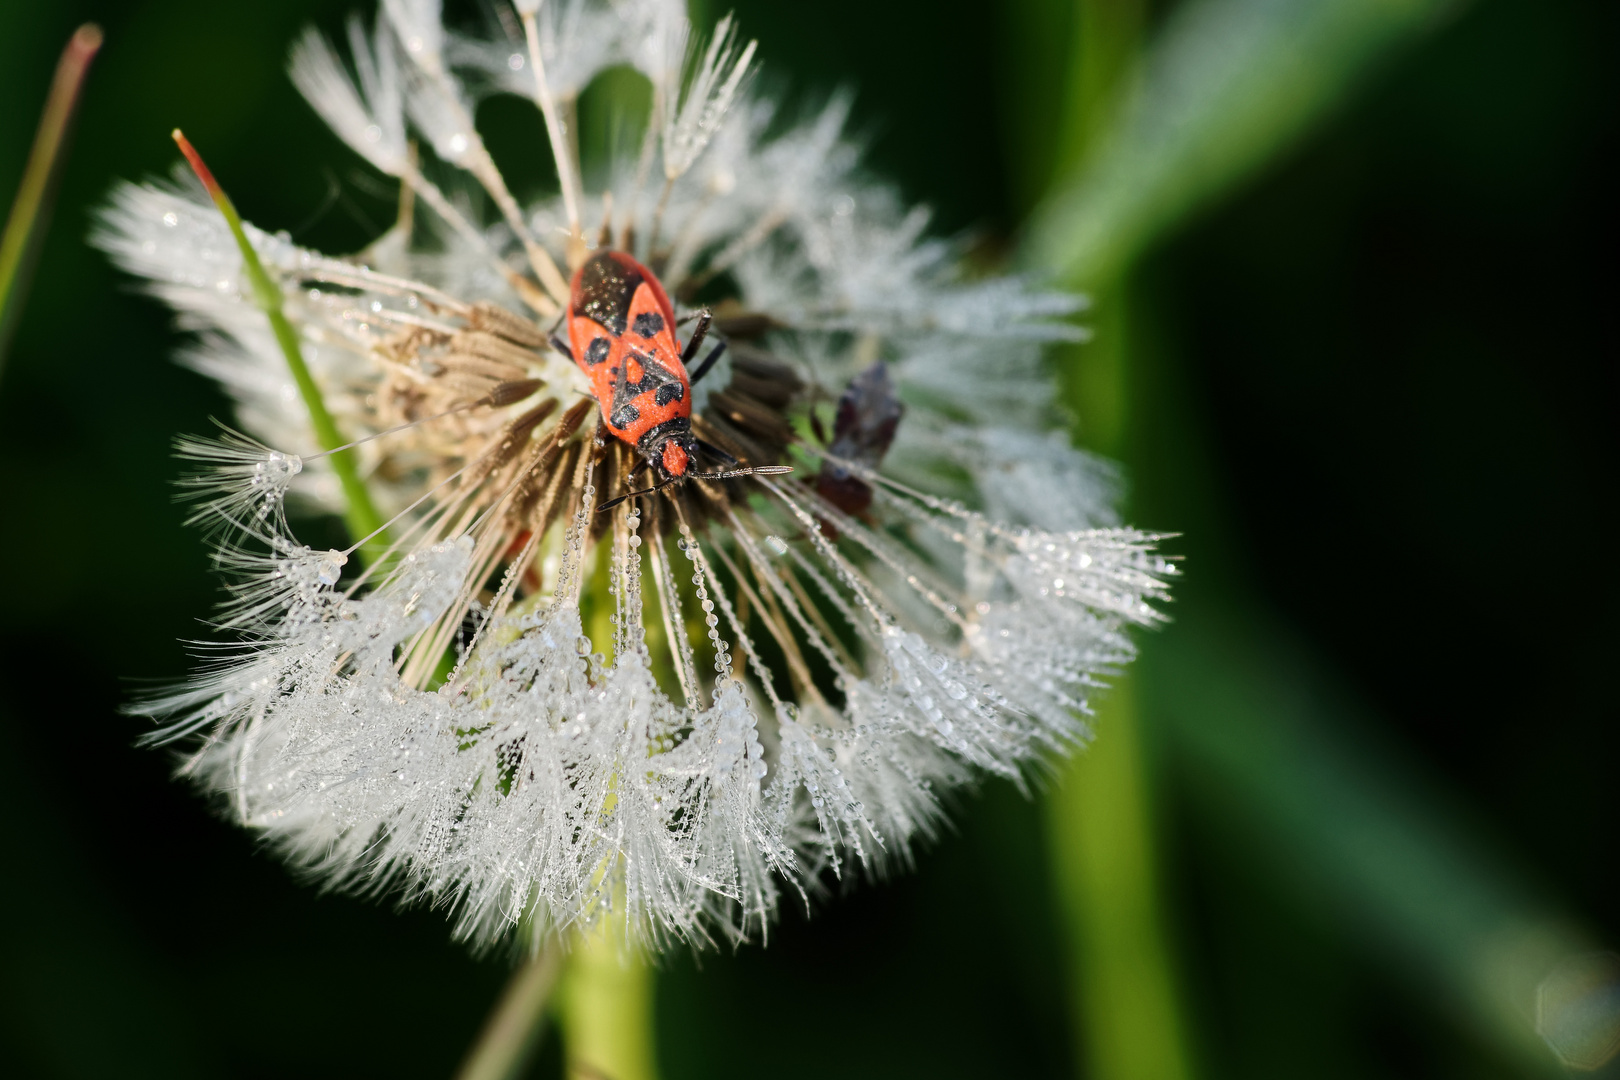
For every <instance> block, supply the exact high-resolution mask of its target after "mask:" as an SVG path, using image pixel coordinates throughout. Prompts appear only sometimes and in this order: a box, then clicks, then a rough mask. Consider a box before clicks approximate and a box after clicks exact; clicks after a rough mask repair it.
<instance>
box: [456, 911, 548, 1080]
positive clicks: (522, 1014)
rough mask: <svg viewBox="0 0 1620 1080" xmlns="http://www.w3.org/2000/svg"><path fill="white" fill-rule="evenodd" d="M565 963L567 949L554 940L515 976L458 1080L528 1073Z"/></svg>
mask: <svg viewBox="0 0 1620 1080" xmlns="http://www.w3.org/2000/svg"><path fill="white" fill-rule="evenodd" d="M562 960H563V954H562V947H561V946H560V945H559V944H557V942H556V940H555V939H548V940H547V942H546V944H544V945H543V946H541V948H540V950H539V951H538V952H536V953H535V954H534V955H533V956H531V957H530V958H529V959H528V960H527V961H525V962H524V963H523V965H522V966H520V967H519V968H518V969H517V970H516V971H514V972H513V973H512V978H511V980H510V981H509V982H507V984H506V989H505V990H504V991H502V992H501V997H500V1000H499V1001H497V1002H496V1003H495V1008H494V1010H493V1011H492V1012H491V1013H490V1015H489V1019H488V1021H486V1022H485V1024H484V1030H483V1031H482V1032H480V1033H479V1035H478V1041H477V1042H475V1043H474V1044H473V1046H472V1049H471V1050H470V1051H468V1053H467V1060H466V1061H464V1062H463V1063H462V1065H461V1069H460V1071H458V1072H457V1073H456V1080H511V1078H512V1077H517V1076H521V1075H523V1070H524V1069H525V1067H527V1065H528V1064H529V1061H530V1059H531V1058H533V1056H534V1052H535V1050H536V1049H537V1048H538V1047H539V1045H540V1036H541V1033H542V1032H543V1031H544V1030H545V1015H546V1004H547V1003H548V1002H549V1001H550V1000H551V991H552V990H553V989H554V988H555V987H556V985H557V976H558V974H559V973H560V972H561V971H562Z"/></svg>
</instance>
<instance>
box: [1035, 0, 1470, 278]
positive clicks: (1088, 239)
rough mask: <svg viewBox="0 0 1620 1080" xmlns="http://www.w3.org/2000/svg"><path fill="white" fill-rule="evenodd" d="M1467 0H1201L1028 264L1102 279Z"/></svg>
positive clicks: (1101, 142)
mask: <svg viewBox="0 0 1620 1080" xmlns="http://www.w3.org/2000/svg"><path fill="white" fill-rule="evenodd" d="M1459 2H1460V0H1190V2H1189V3H1187V4H1185V5H1184V6H1182V7H1180V8H1178V9H1177V10H1176V11H1175V12H1174V13H1173V14H1172V15H1171V16H1170V17H1169V20H1168V22H1167V23H1166V25H1165V26H1164V27H1163V29H1162V30H1161V31H1160V32H1159V33H1158V34H1157V36H1156V37H1155V39H1154V41H1153V43H1152V44H1151V45H1150V46H1149V48H1148V50H1147V51H1146V53H1145V55H1144V56H1143V59H1142V62H1141V65H1140V67H1139V69H1138V71H1137V72H1136V74H1135V75H1134V77H1132V78H1128V79H1126V80H1124V81H1123V83H1122V84H1121V87H1120V89H1119V90H1118V92H1117V93H1116V95H1115V98H1114V104H1113V106H1112V108H1111V109H1110V110H1109V116H1110V119H1108V120H1107V121H1105V122H1103V123H1102V124H1101V125H1100V127H1099V128H1098V129H1097V131H1096V134H1095V136H1094V137H1088V138H1087V140H1086V147H1087V149H1086V153H1085V154H1084V156H1083V157H1082V158H1081V159H1080V160H1079V163H1078V165H1076V166H1075V167H1074V169H1073V170H1072V171H1071V172H1070V173H1069V174H1068V175H1067V176H1066V177H1065V178H1064V179H1063V180H1061V181H1060V182H1059V183H1058V184H1057V185H1055V187H1054V189H1053V193H1052V194H1051V195H1050V196H1049V197H1048V199H1047V200H1046V202H1045V203H1044V204H1042V206H1040V207H1039V208H1038V209H1037V210H1036V212H1035V214H1034V215H1033V216H1032V218H1031V220H1030V223H1029V227H1028V229H1027V240H1026V243H1025V246H1024V249H1023V252H1022V254H1023V257H1024V261H1025V262H1026V263H1028V264H1030V265H1033V266H1037V267H1041V268H1044V269H1048V270H1052V271H1055V272H1057V274H1058V275H1059V276H1060V277H1061V278H1062V279H1063V280H1064V281H1067V282H1069V283H1071V284H1077V285H1080V286H1084V287H1095V286H1098V285H1100V284H1104V283H1106V282H1108V281H1110V280H1111V279H1113V278H1114V277H1115V276H1117V275H1118V274H1119V273H1120V272H1121V271H1122V270H1123V269H1125V268H1126V267H1127V266H1128V265H1129V264H1130V262H1131V261H1132V260H1133V259H1134V258H1136V257H1137V256H1138V255H1140V254H1141V253H1142V252H1143V251H1144V250H1145V249H1146V248H1147V247H1148V246H1149V245H1150V244H1152V243H1153V242H1154V240H1156V239H1157V238H1158V237H1160V236H1163V235H1164V234H1165V233H1166V232H1168V231H1169V230H1170V229H1172V228H1174V227H1175V226H1176V225H1177V224H1179V223H1180V222H1181V221H1183V220H1184V219H1185V218H1186V217H1187V216H1188V215H1189V214H1191V213H1193V212H1194V211H1196V210H1198V209H1199V208H1201V207H1203V206H1206V205H1208V204H1209V203H1210V202H1212V201H1213V200H1214V199H1216V198H1217V197H1219V196H1220V195H1221V194H1222V193H1223V192H1225V191H1227V190H1229V189H1230V188H1231V187H1232V186H1233V185H1234V184H1236V183H1238V182H1239V181H1241V180H1242V179H1244V178H1245V177H1246V176H1248V175H1249V174H1251V173H1252V172H1253V171H1254V170H1255V169H1257V168H1258V167H1260V166H1261V165H1263V164H1264V163H1265V162H1266V161H1268V160H1269V159H1270V158H1272V157H1273V156H1274V155H1275V154H1276V153H1277V152H1278V151H1280V150H1282V149H1283V148H1284V147H1286V146H1287V145H1288V144H1289V143H1290V142H1291V141H1292V140H1293V139H1294V138H1295V137H1297V136H1298V135H1300V134H1301V133H1302V132H1303V131H1305V130H1306V129H1307V128H1308V127H1309V126H1310V125H1311V123H1312V122H1313V121H1315V120H1317V119H1319V118H1320V117H1321V116H1322V115H1323V114H1324V113H1325V112H1326V111H1327V110H1328V109H1330V108H1331V107H1332V106H1333V105H1334V104H1335V103H1336V102H1337V101H1338V100H1339V99H1340V98H1341V97H1342V96H1343V94H1344V92H1345V91H1346V90H1347V89H1349V88H1350V87H1352V86H1353V85H1354V84H1355V83H1356V81H1357V78H1358V77H1359V76H1360V75H1361V74H1362V73H1363V72H1364V71H1365V69H1366V68H1367V67H1368V66H1369V65H1370V64H1372V63H1373V62H1375V61H1377V60H1379V59H1381V58H1383V57H1384V56H1385V55H1387V53H1388V52H1389V51H1390V49H1391V48H1392V47H1393V46H1397V45H1399V44H1401V43H1402V42H1404V41H1405V40H1407V39H1409V38H1411V37H1413V36H1414V35H1415V34H1417V33H1418V32H1420V31H1422V30H1425V29H1428V28H1429V27H1431V26H1433V25H1434V24H1435V23H1436V22H1438V21H1439V20H1440V19H1441V18H1443V17H1444V16H1446V15H1448V14H1449V13H1450V12H1451V11H1452V10H1453V9H1455V8H1456V7H1457V6H1459Z"/></svg>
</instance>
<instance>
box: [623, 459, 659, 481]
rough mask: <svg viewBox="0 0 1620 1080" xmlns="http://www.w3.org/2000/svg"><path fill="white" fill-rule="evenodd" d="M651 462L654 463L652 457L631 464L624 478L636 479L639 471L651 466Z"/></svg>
mask: <svg viewBox="0 0 1620 1080" xmlns="http://www.w3.org/2000/svg"><path fill="white" fill-rule="evenodd" d="M651 464H652V459H651V458H642V459H641V460H640V461H638V462H636V463H635V464H634V465H632V466H630V471H629V472H627V473H625V474H624V478H625V479H626V480H633V479H635V478H636V475H637V474H638V473H640V472H641V470H642V469H645V468H646V467H647V466H649V465H651Z"/></svg>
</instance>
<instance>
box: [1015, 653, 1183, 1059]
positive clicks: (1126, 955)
mask: <svg viewBox="0 0 1620 1080" xmlns="http://www.w3.org/2000/svg"><path fill="white" fill-rule="evenodd" d="M1096 723H1097V730H1098V738H1097V742H1096V744H1095V745H1094V746H1092V747H1091V748H1090V749H1089V750H1087V751H1086V752H1085V753H1083V754H1078V755H1076V756H1075V757H1074V758H1073V759H1071V761H1070V762H1069V764H1068V766H1067V767H1066V768H1065V769H1064V771H1063V774H1062V777H1061V779H1060V781H1059V784H1058V787H1057V789H1056V790H1055V791H1054V792H1053V793H1052V796H1051V798H1050V799H1049V801H1048V803H1047V808H1048V814H1049V817H1050V828H1051V837H1052V844H1053V850H1054V854H1055V856H1056V858H1055V862H1056V864H1057V865H1056V871H1057V879H1058V880H1057V884H1058V889H1059V892H1060V895H1061V899H1062V901H1063V911H1064V915H1065V916H1066V922H1067V923H1068V925H1069V927H1070V932H1071V934H1072V939H1073V940H1072V941H1071V948H1072V949H1073V951H1074V971H1075V973H1076V982H1077V983H1078V984H1079V985H1078V989H1079V1001H1078V1003H1077V1004H1078V1008H1077V1010H1076V1019H1077V1020H1078V1023H1077V1024H1076V1025H1075V1028H1076V1031H1077V1032H1078V1033H1079V1036H1080V1043H1081V1045H1080V1046H1079V1047H1078V1051H1079V1058H1080V1060H1082V1061H1083V1062H1085V1064H1086V1069H1085V1075H1087V1076H1090V1077H1095V1078H1097V1080H1180V1078H1183V1077H1188V1076H1191V1075H1193V1070H1192V1064H1191V1061H1190V1060H1189V1057H1188V1049H1187V1040H1186V1035H1185V1031H1184V1026H1183V1023H1182V1019H1181V1015H1180V1011H1179V1008H1178V993H1177V988H1176V984H1175V974H1174V964H1173V963H1172V960H1171V956H1170V952H1169V945H1168V943H1167V940H1166V937H1165V935H1164V933H1163V929H1162V918H1163V912H1162V910H1161V905H1160V903H1159V899H1158V883H1157V876H1158V875H1157V867H1156V866H1155V855H1156V845H1155V844H1154V838H1153V827H1152V814H1151V812H1150V811H1151V806H1152V793H1151V791H1150V790H1149V781H1150V777H1151V773H1150V771H1149V770H1148V768H1147V767H1146V760H1145V759H1146V755H1145V752H1144V749H1143V746H1142V742H1141V733H1140V730H1139V724H1138V719H1137V707H1136V695H1135V693H1134V691H1133V689H1132V686H1131V682H1130V680H1129V679H1121V680H1120V681H1119V683H1118V684H1117V685H1115V686H1114V688H1113V689H1112V690H1110V691H1109V692H1108V696H1107V697H1106V698H1104V699H1103V701H1102V704H1101V706H1100V708H1099V709H1098V710H1097V716H1096Z"/></svg>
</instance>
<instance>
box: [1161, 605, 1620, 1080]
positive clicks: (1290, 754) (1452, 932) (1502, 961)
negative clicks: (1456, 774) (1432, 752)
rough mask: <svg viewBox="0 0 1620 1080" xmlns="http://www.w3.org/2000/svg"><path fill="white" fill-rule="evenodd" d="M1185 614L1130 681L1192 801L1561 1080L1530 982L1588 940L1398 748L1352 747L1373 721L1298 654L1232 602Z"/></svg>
mask: <svg viewBox="0 0 1620 1080" xmlns="http://www.w3.org/2000/svg"><path fill="white" fill-rule="evenodd" d="M1177 615H1178V619H1177V625H1176V626H1175V627H1174V628H1173V629H1172V630H1171V631H1169V632H1168V633H1166V634H1165V635H1163V637H1162V638H1160V639H1156V640H1154V641H1153V642H1152V643H1151V645H1150V647H1149V648H1147V649H1145V650H1144V655H1143V658H1142V660H1141V661H1140V663H1141V664H1142V665H1143V666H1142V670H1141V672H1140V675H1139V677H1140V679H1141V682H1142V685H1143V687H1144V694H1143V696H1144V699H1145V702H1144V712H1145V713H1146V714H1147V715H1148V716H1149V718H1150V719H1151V720H1152V721H1154V722H1155V723H1156V724H1158V725H1161V726H1162V728H1163V729H1164V732H1165V734H1166V736H1168V738H1167V740H1166V741H1167V743H1168V744H1169V746H1170V747H1171V751H1170V752H1171V753H1172V754H1174V755H1175V756H1176V757H1177V758H1178V759H1179V761H1180V763H1181V764H1182V766H1183V768H1184V769H1185V771H1186V773H1187V774H1188V777H1189V779H1190V780H1191V781H1192V783H1191V784H1190V788H1191V794H1193V795H1194V796H1195V797H1200V801H1201V802H1203V803H1204V804H1205V809H1206V811H1207V812H1208V813H1209V814H1211V815H1214V816H1217V817H1222V818H1225V819H1226V820H1227V821H1228V823H1229V824H1230V825H1232V826H1233V827H1235V828H1237V829H1239V830H1241V831H1242V834H1243V835H1244V836H1246V837H1249V838H1251V841H1250V843H1251V845H1252V846H1253V847H1255V848H1256V849H1258V850H1260V851H1261V852H1262V857H1263V858H1265V859H1267V860H1268V861H1272V862H1274V863H1275V868H1276V871H1277V872H1276V880H1278V881H1289V882H1293V883H1295V884H1296V885H1299V886H1305V887H1306V891H1307V892H1308V893H1309V895H1310V896H1311V897H1313V898H1319V897H1322V896H1328V897H1331V898H1334V901H1336V904H1335V903H1333V902H1330V906H1332V907H1333V910H1331V911H1329V912H1328V914H1330V915H1331V916H1332V917H1333V919H1334V921H1335V922H1336V923H1337V924H1338V925H1341V926H1344V927H1345V928H1347V929H1348V930H1349V931H1350V932H1351V934H1352V936H1354V937H1357V938H1359V939H1360V940H1361V941H1362V942H1363V943H1365V944H1366V945H1368V946H1370V947H1371V948H1372V949H1373V950H1374V951H1375V953H1376V954H1377V955H1379V956H1380V957H1381V958H1382V959H1383V960H1384V961H1385V962H1386V963H1387V964H1388V965H1389V966H1391V967H1393V968H1395V969H1397V970H1401V971H1402V972H1403V973H1404V974H1405V975H1406V976H1407V978H1408V980H1409V981H1410V982H1411V983H1413V984H1414V985H1415V986H1416V987H1418V988H1419V989H1422V990H1428V991H1431V992H1437V993H1438V994H1439V996H1440V998H1441V1003H1442V1005H1443V1006H1445V1007H1446V1008H1445V1009H1443V1011H1450V1012H1453V1013H1455V1014H1459V1015H1461V1016H1464V1017H1466V1018H1467V1019H1468V1020H1469V1021H1470V1022H1471V1023H1472V1026H1474V1027H1475V1028H1476V1030H1478V1031H1479V1032H1480V1034H1482V1035H1483V1036H1484V1037H1485V1038H1486V1039H1487V1040H1488V1041H1490V1042H1493V1043H1495V1044H1496V1045H1497V1046H1498V1047H1499V1048H1501V1049H1502V1050H1503V1051H1505V1052H1506V1053H1507V1055H1508V1056H1509V1057H1510V1058H1512V1059H1516V1062H1517V1064H1518V1065H1519V1067H1520V1068H1522V1069H1524V1070H1525V1074H1526V1075H1545V1076H1557V1075H1561V1070H1560V1069H1559V1067H1558V1065H1557V1063H1556V1061H1555V1060H1554V1058H1553V1055H1552V1054H1551V1053H1549V1052H1548V1049H1547V1047H1546V1045H1545V1044H1543V1043H1542V1042H1541V1040H1540V1039H1539V1038H1538V1037H1537V1035H1536V1030H1535V1023H1536V1016H1535V1011H1536V1007H1537V988H1538V986H1539V984H1540V983H1541V982H1542V980H1543V979H1544V978H1546V977H1547V976H1548V974H1549V973H1550V972H1552V971H1553V970H1554V968H1555V967H1556V966H1557V965H1558V964H1559V962H1560V961H1563V960H1566V959H1567V958H1569V957H1571V956H1577V955H1580V954H1582V953H1583V952H1585V951H1586V950H1589V949H1591V948H1592V947H1593V945H1592V941H1593V939H1592V937H1591V936H1590V935H1589V934H1587V933H1586V932H1584V931H1583V930H1582V929H1581V928H1580V927H1579V926H1578V925H1577V924H1576V923H1575V922H1574V921H1573V920H1572V919H1570V918H1569V917H1568V916H1567V914H1566V913H1564V912H1563V911H1561V910H1559V909H1558V908H1557V907H1556V906H1555V905H1553V904H1551V903H1549V902H1548V901H1547V900H1546V899H1545V898H1544V897H1542V896H1539V895H1538V894H1537V893H1536V892H1535V890H1532V889H1530V888H1528V887H1526V886H1525V885H1524V880H1525V878H1524V875H1523V874H1522V873H1519V872H1516V871H1517V868H1515V867H1512V866H1511V865H1509V864H1507V863H1506V862H1505V861H1504V860H1502V859H1501V858H1500V857H1498V856H1497V855H1495V854H1494V853H1493V852H1492V851H1490V849H1489V846H1488V845H1487V844H1486V843H1485V842H1483V841H1482V839H1481V838H1480V836H1479V835H1478V834H1477V832H1476V831H1475V830H1474V829H1473V828H1471V827H1470V825H1469V824H1468V823H1467V819H1466V818H1465V817H1464V816H1463V815H1460V814H1458V813H1457V812H1456V811H1455V810H1453V809H1452V808H1450V807H1449V806H1448V805H1447V804H1446V800H1444V799H1443V798H1442V797H1440V796H1439V795H1438V794H1437V793H1436V785H1435V783H1434V781H1433V780H1432V779H1430V778H1429V777H1427V776H1425V775H1423V774H1422V773H1421V772H1420V770H1418V769H1416V768H1414V767H1413V766H1411V765H1410V764H1408V763H1406V762H1405V761H1403V757H1404V755H1403V754H1401V753H1400V752H1399V750H1398V749H1396V748H1393V747H1388V746H1379V745H1375V744H1374V743H1373V741H1372V740H1370V739H1369V738H1367V737H1365V736H1358V735H1357V734H1356V733H1358V732H1364V731H1366V730H1368V729H1370V728H1372V727H1374V726H1375V725H1373V724H1370V723H1367V722H1365V721H1364V720H1363V718H1361V717H1360V716H1358V715H1357V713H1356V710H1355V708H1354V707H1353V706H1351V705H1349V704H1347V702H1348V700H1349V695H1348V694H1346V692H1345V691H1344V689H1343V688H1342V687H1339V686H1337V685H1335V684H1334V682H1333V681H1332V680H1331V679H1330V678H1328V677H1325V676H1324V675H1323V674H1322V673H1320V672H1318V671H1316V670H1314V668H1313V665H1311V663H1310V662H1309V660H1308V658H1305V657H1303V656H1301V655H1299V654H1298V653H1297V652H1296V651H1295V650H1294V649H1292V648H1290V647H1287V646H1284V645H1281V644H1279V643H1278V642H1280V641H1281V640H1282V639H1280V638H1277V637H1276V636H1275V635H1271V636H1268V635H1267V634H1266V633H1265V632H1264V631H1262V630H1259V629H1257V628H1256V627H1255V626H1254V625H1253V624H1252V623H1250V622H1248V621H1247V620H1246V619H1244V618H1242V617H1241V616H1240V615H1239V614H1238V613H1237V612H1236V611H1235V610H1234V608H1233V606H1232V605H1230V604H1221V605H1214V606H1209V607H1200V606H1199V605H1190V606H1189V607H1188V608H1184V609H1182V610H1180V611H1178V613H1177ZM1254 841H1259V843H1254ZM1608 1012H1609V1013H1612V1012H1613V1005H1612V1003H1611V1005H1610V1006H1609V1009H1608ZM1588 1019H1593V1020H1601V1019H1602V1018H1601V1017H1595V1016H1594V1017H1592V1018H1588Z"/></svg>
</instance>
